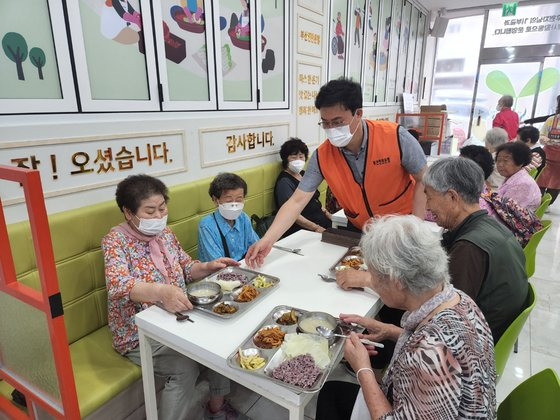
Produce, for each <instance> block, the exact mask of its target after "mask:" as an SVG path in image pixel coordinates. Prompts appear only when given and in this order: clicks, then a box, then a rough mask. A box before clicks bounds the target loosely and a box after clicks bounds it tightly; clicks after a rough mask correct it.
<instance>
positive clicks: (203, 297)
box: [187, 281, 222, 305]
mask: <svg viewBox="0 0 560 420" xmlns="http://www.w3.org/2000/svg"><path fill="white" fill-rule="evenodd" d="M187 297H188V298H189V300H190V301H191V302H192V303H193V304H194V305H207V304H209V303H213V302H216V301H217V300H218V299H220V298H221V297H222V288H221V287H220V285H219V284H218V283H214V282H212V281H199V282H196V283H191V284H189V285H188V286H187Z"/></svg>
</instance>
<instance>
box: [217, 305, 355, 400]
mask: <svg viewBox="0 0 560 420" xmlns="http://www.w3.org/2000/svg"><path fill="white" fill-rule="evenodd" d="M317 326H324V327H327V328H329V329H331V330H333V331H335V332H336V333H339V334H348V333H349V332H350V330H351V329H352V326H350V325H341V324H340V321H339V320H337V319H336V318H334V317H333V316H332V315H330V314H328V313H325V312H310V311H306V310H303V309H298V308H293V307H291V306H287V305H280V306H277V307H275V308H274V309H273V310H272V311H271V312H270V313H269V314H268V315H267V316H266V318H265V319H264V320H263V321H262V322H261V324H260V325H259V326H258V327H257V328H256V329H255V330H254V331H253V332H252V333H251V335H249V337H247V338H246V339H245V340H244V341H243V342H242V343H241V345H240V346H239V348H238V349H237V350H236V351H235V352H233V353H232V354H231V355H229V357H228V358H227V363H228V365H229V366H230V367H232V368H234V369H238V370H242V371H244V372H249V373H251V374H253V375H257V376H260V377H263V378H267V379H270V380H272V381H274V382H277V383H279V384H281V385H283V386H286V387H287V388H290V389H292V390H293V391H295V392H307V393H313V392H317V391H319V390H320V389H321V388H322V386H323V384H324V383H325V381H326V379H327V376H328V375H329V373H330V372H331V370H332V369H333V367H334V366H335V362H336V361H337V360H338V356H339V355H340V353H341V352H342V351H343V349H344V342H345V339H344V338H342V337H333V338H330V339H326V338H324V337H322V336H320V335H318V334H317V333H316V328H317Z"/></svg>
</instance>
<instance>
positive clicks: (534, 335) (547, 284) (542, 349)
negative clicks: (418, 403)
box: [232, 200, 560, 420]
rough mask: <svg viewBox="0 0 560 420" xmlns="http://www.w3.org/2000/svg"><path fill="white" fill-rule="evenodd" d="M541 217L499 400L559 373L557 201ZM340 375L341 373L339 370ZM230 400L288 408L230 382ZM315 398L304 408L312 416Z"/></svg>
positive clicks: (263, 411) (261, 413) (259, 415)
mask: <svg viewBox="0 0 560 420" xmlns="http://www.w3.org/2000/svg"><path fill="white" fill-rule="evenodd" d="M544 219H550V220H552V226H551V227H550V229H549V231H548V232H547V233H546V234H545V236H544V237H543V239H542V241H541V243H540V245H539V247H538V249H537V261H536V270H535V275H534V276H533V277H532V278H531V279H530V281H531V283H533V285H534V286H535V288H536V291H537V305H536V307H535V309H534V310H533V312H532V314H531V316H530V317H529V320H528V322H527V323H526V324H525V327H524V328H523V331H522V332H521V335H520V337H519V352H518V353H517V354H516V353H512V354H511V356H510V358H509V360H508V363H507V365H506V368H505V371H504V375H503V377H502V378H501V380H500V382H499V384H498V386H497V397H498V403H499V402H500V401H502V400H503V399H504V398H505V397H506V396H507V395H508V394H509V393H510V391H511V390H512V389H514V388H515V387H516V386H517V385H519V384H520V383H521V382H523V381H524V380H525V379H527V378H528V377H529V376H531V375H533V374H535V373H537V372H540V371H541V370H543V369H545V368H547V367H550V368H553V369H554V370H556V372H557V373H560V333H559V331H560V228H559V227H560V200H558V201H557V202H556V203H554V206H553V207H551V208H550V210H549V212H548V213H546V214H545V217H544ZM337 373H338V374H340V375H344V372H342V371H338V372H337ZM232 386H233V387H234V388H233V395H232V403H233V405H234V406H236V407H239V408H240V409H244V410H246V411H245V412H246V414H247V415H248V416H249V417H250V418H251V419H253V420H261V419H266V420H284V419H287V418H288V411H287V410H286V409H284V408H282V407H280V406H279V405H277V404H274V403H272V402H271V401H269V400H267V399H266V398H263V397H257V396H256V395H255V394H254V393H252V392H251V391H249V390H247V389H245V388H243V387H241V386H239V385H237V384H232ZM315 402H316V399H315V398H314V399H313V400H311V402H310V403H309V404H308V406H307V407H306V410H305V418H306V419H314V418H315Z"/></svg>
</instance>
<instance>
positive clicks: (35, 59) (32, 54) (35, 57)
mask: <svg viewBox="0 0 560 420" xmlns="http://www.w3.org/2000/svg"><path fill="white" fill-rule="evenodd" d="M29 60H31V63H32V64H33V65H34V66H35V67H37V71H38V72H39V79H41V80H43V66H44V65H45V61H46V58H45V52H44V51H43V50H42V49H41V48H39V47H34V48H31V50H29Z"/></svg>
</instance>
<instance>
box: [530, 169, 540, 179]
mask: <svg viewBox="0 0 560 420" xmlns="http://www.w3.org/2000/svg"><path fill="white" fill-rule="evenodd" d="M538 171H539V170H538V169H537V168H532V169H529V175H531V178H533V179H535V177H536V176H537V172H538Z"/></svg>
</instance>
